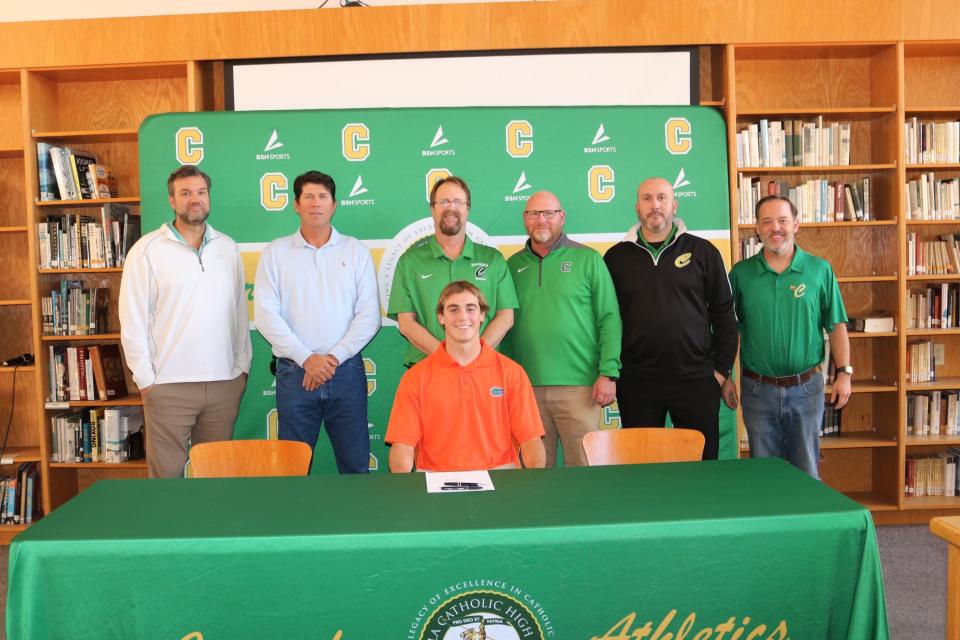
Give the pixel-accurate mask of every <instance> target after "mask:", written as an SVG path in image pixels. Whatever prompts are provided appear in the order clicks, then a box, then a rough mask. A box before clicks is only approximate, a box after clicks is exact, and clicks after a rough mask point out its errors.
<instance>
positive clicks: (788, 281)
mask: <svg viewBox="0 0 960 640" xmlns="http://www.w3.org/2000/svg"><path fill="white" fill-rule="evenodd" d="M756 211H757V234H758V235H759V236H760V241H761V242H762V243H763V251H761V252H760V253H758V254H757V255H755V256H753V257H752V258H748V259H747V260H742V261H740V262H738V263H737V264H736V265H734V267H733V270H732V271H731V272H730V284H731V285H732V287H733V298H734V303H735V305H736V309H737V319H738V323H739V329H740V364H741V366H742V370H741V373H742V376H741V381H740V384H741V387H742V389H741V397H740V399H741V403H742V405H743V421H744V423H745V424H746V427H747V437H748V438H749V440H750V455H751V456H752V457H754V458H761V457H770V456H777V457H780V458H785V459H786V460H787V461H788V462H790V463H791V464H793V465H795V466H797V467H799V468H800V469H802V470H803V471H805V472H806V473H808V474H809V475H811V476H813V477H814V478H817V479H819V477H820V474H819V472H818V470H817V463H818V461H819V459H820V439H819V431H820V423H821V421H822V419H823V405H824V393H823V374H822V373H821V371H820V364H821V362H823V355H824V353H823V350H824V349H823V332H824V331H827V332H829V334H830V353H831V355H832V356H833V361H834V363H835V364H836V370H837V375H836V380H835V381H834V383H833V391H832V393H831V395H830V401H831V402H832V403H834V404H835V405H836V407H837V408H838V409H839V408H842V407H843V406H844V405H845V404H846V403H847V400H848V399H849V398H850V379H851V377H852V376H853V367H851V366H850V340H849V338H848V337H847V326H846V324H845V323H846V321H847V314H846V311H845V310H844V308H843V299H842V298H841V297H840V287H839V285H838V284H837V278H836V276H834V274H833V269H832V268H831V267H830V264H829V263H828V262H827V261H826V260H823V259H822V258H818V257H816V256H812V255H810V254H809V253H806V252H805V251H804V250H803V249H801V248H800V247H798V246H796V245H795V243H794V238H795V237H796V233H797V229H798V228H799V227H800V222H799V220H798V219H797V209H796V207H795V206H794V205H793V203H792V202H791V201H790V200H789V199H788V198H785V197H784V196H767V197H765V198H763V199H761V200H760V202H758V203H757V209H756Z"/></svg>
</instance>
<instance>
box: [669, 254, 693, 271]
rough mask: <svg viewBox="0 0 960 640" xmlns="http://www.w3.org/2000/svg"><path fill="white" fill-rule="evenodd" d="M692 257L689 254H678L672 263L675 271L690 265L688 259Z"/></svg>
mask: <svg viewBox="0 0 960 640" xmlns="http://www.w3.org/2000/svg"><path fill="white" fill-rule="evenodd" d="M691 257H693V254H692V253H690V252H687V253H683V254H680V255H679V256H677V259H676V260H674V261H673V264H674V265H675V266H676V267H677V269H683V268H684V267H685V266H687V265H688V264H690V258H691Z"/></svg>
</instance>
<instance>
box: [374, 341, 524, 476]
mask: <svg viewBox="0 0 960 640" xmlns="http://www.w3.org/2000/svg"><path fill="white" fill-rule="evenodd" d="M480 345H481V348H480V355H479V356H477V359H476V360H474V361H473V362H471V363H470V364H468V365H467V366H465V367H463V366H460V364H459V363H457V362H456V361H455V360H454V359H453V358H451V357H450V354H448V353H447V346H446V342H443V343H441V344H440V348H439V349H437V350H436V351H435V352H433V353H432V354H431V355H429V356H427V357H426V358H424V359H423V360H421V361H420V362H418V363H417V364H415V365H414V366H413V367H412V368H411V369H410V370H409V371H407V372H406V373H405V374H404V376H403V378H402V379H401V380H400V385H399V386H398V387H397V395H396V397H394V400H393V410H392V411H391V412H390V424H389V425H387V436H386V441H387V442H389V443H391V444H392V443H399V444H405V445H408V446H411V447H419V450H418V452H417V460H416V468H417V469H422V470H425V471H473V470H479V469H493V468H494V467H499V466H502V465H505V464H510V463H513V464H516V465H519V460H518V458H517V451H516V444H514V442H516V443H517V444H519V443H522V442H526V441H527V440H530V439H532V438H536V437H539V436H543V423H542V422H540V412H539V411H537V401H536V398H534V395H533V388H532V387H531V386H530V379H529V378H527V374H526V372H524V370H523V368H522V367H521V366H520V365H519V364H517V363H516V362H514V361H513V360H511V359H510V358H508V357H506V356H503V355H500V354H499V353H497V352H496V351H494V350H493V349H491V348H490V346H488V345H487V343H486V342H484V341H482V340H481V341H480Z"/></svg>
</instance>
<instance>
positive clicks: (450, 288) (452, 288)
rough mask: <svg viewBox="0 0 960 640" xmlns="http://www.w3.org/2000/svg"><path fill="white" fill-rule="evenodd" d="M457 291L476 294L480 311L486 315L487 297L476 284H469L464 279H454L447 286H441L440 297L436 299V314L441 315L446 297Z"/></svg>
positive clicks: (488, 308)
mask: <svg viewBox="0 0 960 640" xmlns="http://www.w3.org/2000/svg"><path fill="white" fill-rule="evenodd" d="M458 293H472V294H473V295H475V296H477V302H479V303H480V312H481V313H482V314H483V315H487V312H488V311H490V305H489V304H487V299H486V298H485V297H484V295H483V292H482V291H480V289H478V288H477V287H476V285H473V284H470V283H469V282H467V281H466V280H454V281H453V282H451V283H450V284H448V285H447V286H445V287H444V288H443V291H441V292H440V299H439V300H437V315H438V316H442V315H443V307H444V305H446V303H447V298H449V297H450V296H452V295H455V294H458Z"/></svg>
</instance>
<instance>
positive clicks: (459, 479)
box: [423, 471, 493, 493]
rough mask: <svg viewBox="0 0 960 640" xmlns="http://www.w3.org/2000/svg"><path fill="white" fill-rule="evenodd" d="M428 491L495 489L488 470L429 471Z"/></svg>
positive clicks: (452, 491)
mask: <svg viewBox="0 0 960 640" xmlns="http://www.w3.org/2000/svg"><path fill="white" fill-rule="evenodd" d="M423 475H424V476H426V478H427V493H473V492H474V491H493V480H491V479H490V474H489V473H487V472H486V471H427V472H426V473H424V474H423Z"/></svg>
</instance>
